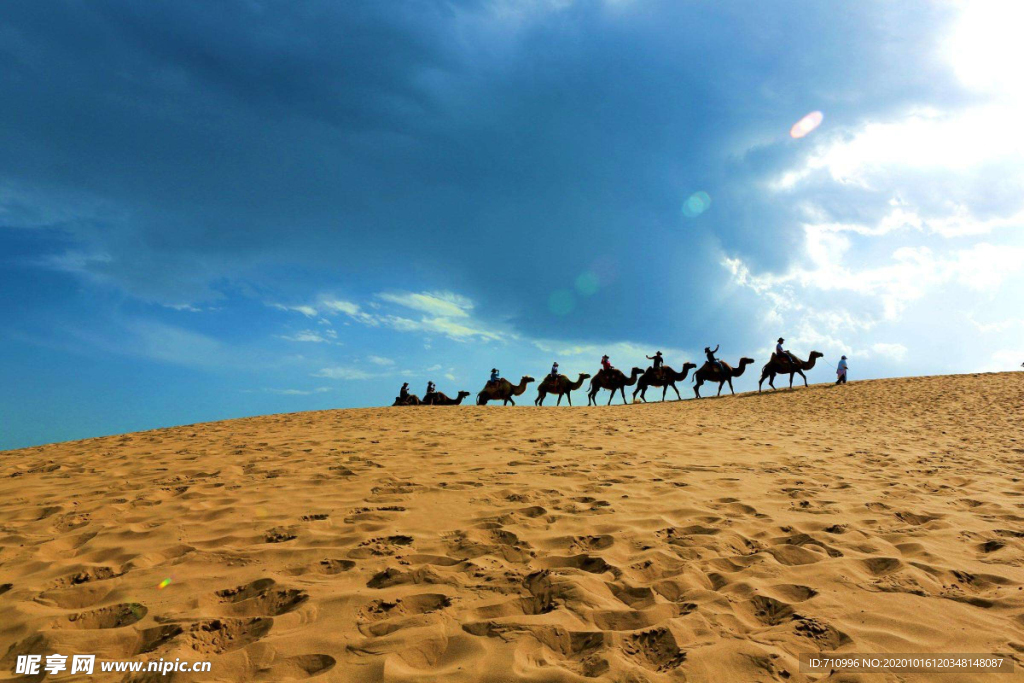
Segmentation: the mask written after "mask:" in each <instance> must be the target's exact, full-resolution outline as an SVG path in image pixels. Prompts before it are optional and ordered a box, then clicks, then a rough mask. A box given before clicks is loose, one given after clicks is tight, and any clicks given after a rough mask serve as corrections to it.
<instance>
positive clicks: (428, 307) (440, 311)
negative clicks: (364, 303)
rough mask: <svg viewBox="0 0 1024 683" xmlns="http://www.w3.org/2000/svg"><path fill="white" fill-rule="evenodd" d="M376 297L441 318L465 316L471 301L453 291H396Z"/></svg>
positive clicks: (467, 313) (471, 305) (467, 315)
mask: <svg viewBox="0 0 1024 683" xmlns="http://www.w3.org/2000/svg"><path fill="white" fill-rule="evenodd" d="M377 297H378V298H380V299H382V300H384V301H387V302H389V303H393V304H398V305H399V306H404V307H405V308H411V309H413V310H416V311H421V312H423V313H427V314H429V315H434V316H438V317H442V318H467V317H469V315H470V311H472V310H473V302H472V301H471V300H470V299H467V298H466V297H464V296H462V295H460V294H455V293H454V292H419V293H413V292H397V293H384V294H378V295H377Z"/></svg>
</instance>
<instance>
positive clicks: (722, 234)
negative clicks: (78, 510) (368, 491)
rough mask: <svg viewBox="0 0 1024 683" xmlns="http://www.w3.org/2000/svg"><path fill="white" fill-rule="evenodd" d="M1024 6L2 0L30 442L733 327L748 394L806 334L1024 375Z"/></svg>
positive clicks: (834, 347) (0, 207)
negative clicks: (776, 354)
mask: <svg viewBox="0 0 1024 683" xmlns="http://www.w3.org/2000/svg"><path fill="white" fill-rule="evenodd" d="M1022 23H1024V5H1022V4H1021V3H1019V2H1015V1H1014V0H1009V1H1007V2H996V1H992V2H985V1H984V0H981V1H979V2H970V3H968V2H940V1H929V2H919V1H914V0H909V1H907V2H900V3H892V2H881V1H877V2H876V1H873V0H864V1H862V2H857V3H822V2H817V1H816V0H806V1H799V2H798V1H795V0H794V1H779V2H770V3H766V2H762V1H760V0H757V1H754V0H751V1H734V0H707V1H697V0H520V1H516V0H468V1H465V2H459V1H455V0H445V1H441V0H437V1H432V0H414V1H398V0H396V1H395V2H379V1H378V0H368V1H363V0H351V1H349V2H337V1H325V0H310V1H308V2H302V3H293V2H263V1H259V0H245V1H241V0H238V1H227V2H220V3H210V2H205V1H199V0H172V1H164V0H151V1H149V2H144V3H140V2H135V1H129V0H89V1H88V2H84V1H72V0H67V1H65V2H55V3H39V2H36V1H35V0H7V1H6V2H4V3H3V7H2V9H0V103H2V106H0V292H2V297H0V386H2V387H3V390H2V391H0V449H3V448H16V447H22V446H28V445H34V444H41V443H47V442H54V441H63V440H68V439H76V438H84V437H89V436H98V435H105V434H114V433H122V432H127V431H134V430H140V429H148V428H155V427H161V426H168V425H176V424H188V423H194V422H202V421H211V420H219V419H226V418H232V417H240V416H245V415H255V414H265V413H277V412H292V411H302V410H319V409H328V408H346V407H359V406H380V405H387V404H390V403H391V401H392V400H393V398H394V396H395V395H396V394H397V393H398V389H399V387H400V386H401V384H402V382H405V381H408V382H410V384H411V387H412V390H413V392H414V393H417V394H422V393H423V389H424V388H425V386H426V383H427V381H428V380H433V381H435V382H436V383H437V385H438V388H439V389H440V390H442V391H445V392H446V393H448V394H449V395H452V396H454V395H455V394H456V392H457V391H459V390H460V389H465V390H467V391H471V392H473V393H474V394H475V392H476V391H478V390H479V389H480V388H481V386H482V385H483V384H484V382H485V381H486V379H487V376H488V374H489V371H490V369H491V367H497V368H499V369H500V370H501V372H502V374H503V375H504V376H505V377H508V378H511V379H513V380H516V379H518V378H519V377H520V376H522V375H526V374H529V375H532V376H534V377H538V378H539V377H541V376H542V375H544V374H545V373H546V372H547V371H548V369H549V368H550V365H551V363H552V361H558V362H559V363H560V366H561V368H562V370H563V371H564V372H566V374H570V375H575V374H576V373H579V372H589V373H594V372H596V370H597V368H598V362H599V360H600V357H601V355H603V354H605V353H607V354H609V355H610V356H611V360H612V363H613V364H615V365H616V366H617V367H621V368H624V369H626V370H628V369H629V368H630V367H632V366H634V365H637V366H646V365H647V361H646V360H645V359H644V356H645V355H650V354H653V352H654V351H656V350H661V351H663V352H664V354H665V358H666V362H667V363H668V364H669V365H670V366H673V367H675V368H678V367H679V366H681V365H682V363H683V362H684V361H699V360H701V358H702V356H703V354H702V350H703V348H704V347H705V346H708V345H711V346H715V345H718V344H720V345H721V350H720V353H719V355H720V357H721V358H722V359H724V360H726V361H728V362H735V361H736V360H738V359H739V358H740V357H741V356H751V357H753V358H755V359H757V360H758V362H757V363H756V364H755V366H754V367H753V368H749V369H748V371H747V373H746V374H745V375H744V376H743V377H741V378H739V380H737V381H736V382H735V385H736V389H737V391H739V390H750V389H755V388H756V383H757V375H758V373H757V370H758V369H759V368H760V366H761V364H762V363H763V361H764V360H765V359H766V358H767V357H768V355H769V354H770V351H771V349H772V348H773V346H774V343H775V339H776V338H777V337H779V336H783V337H785V338H786V346H787V347H788V348H789V349H791V350H792V351H794V352H795V353H797V354H798V355H800V356H806V355H807V354H809V352H810V351H811V350H817V351H820V352H821V353H823V354H824V359H823V360H821V361H819V365H818V366H817V367H816V368H815V369H814V370H812V371H811V372H810V373H809V378H810V380H811V381H812V382H822V381H830V380H832V379H834V368H835V364H836V362H837V361H838V359H839V356H840V355H842V354H846V355H847V356H848V357H849V365H850V378H851V380H857V379H865V378H877V377H889V376H905V375H932V374H946V373H964V372H980V371H998V370H1014V369H1020V365H1021V363H1022V362H1024V310H1022V306H1021V302H1022V301H1024V266H1022V263H1024V128H1022V126H1024V76H1022V75H1021V74H1020V70H1019V68H1018V67H1019V64H1020V63H1022V62H1024V41H1021V40H1020V39H1019V36H1018V35H1017V29H1018V27H1019V26H1020V25H1021V24H1022ZM815 112H816V113H815ZM808 115H812V116H811V117H810V118H805V117H807V116H808ZM818 119H820V124H819V125H817V127H814V126H813V125H810V124H813V123H815V122H817V120H818ZM802 120H803V121H804V124H802V125H799V124H798V122H800V121H802ZM808 122H810V123H808ZM689 386H690V385H689V383H687V386H686V388H685V389H682V387H681V389H682V390H683V392H684V394H686V395H692V392H691V391H690V389H689ZM534 394H535V392H534V391H529V392H528V393H527V394H526V396H524V398H525V399H526V401H525V403H529V402H530V401H531V400H532V398H533V396H534ZM582 401H583V393H582V392H580V394H579V395H578V397H577V401H576V402H577V403H580V402H582ZM522 402H524V401H521V403H522Z"/></svg>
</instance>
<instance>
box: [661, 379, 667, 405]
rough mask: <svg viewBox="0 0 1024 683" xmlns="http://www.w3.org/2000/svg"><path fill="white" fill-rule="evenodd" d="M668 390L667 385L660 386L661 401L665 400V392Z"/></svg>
mask: <svg viewBox="0 0 1024 683" xmlns="http://www.w3.org/2000/svg"><path fill="white" fill-rule="evenodd" d="M667 392H668V385H667V384H666V385H665V386H663V387H662V388H661V402H662V403H664V402H665V394H666V393H667Z"/></svg>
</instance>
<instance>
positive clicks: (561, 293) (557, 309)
mask: <svg viewBox="0 0 1024 683" xmlns="http://www.w3.org/2000/svg"><path fill="white" fill-rule="evenodd" d="M575 306H576V298H575V297H574V296H573V295H572V290H568V289H557V290H555V291H554V292H552V293H551V296H549V297H548V310H549V311H551V312H552V313H554V314H555V315H558V316H563V315H569V313H571V312H572V309H573V308H575Z"/></svg>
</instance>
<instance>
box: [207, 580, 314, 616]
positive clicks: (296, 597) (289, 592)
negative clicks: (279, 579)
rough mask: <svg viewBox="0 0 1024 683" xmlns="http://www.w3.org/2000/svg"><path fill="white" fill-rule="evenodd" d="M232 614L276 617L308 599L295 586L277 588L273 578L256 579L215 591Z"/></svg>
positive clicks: (304, 593)
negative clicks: (235, 586) (242, 584)
mask: <svg viewBox="0 0 1024 683" xmlns="http://www.w3.org/2000/svg"><path fill="white" fill-rule="evenodd" d="M216 595H217V597H218V598H220V600H221V602H222V603H224V604H225V609H226V610H227V611H228V613H229V614H231V615H232V616H244V617H257V616H261V617H276V616H279V615H281V614H286V613H288V612H291V611H292V610H294V609H295V608H297V607H298V606H299V605H301V604H302V603H304V602H305V601H306V600H308V599H309V594H307V593H306V592H305V591H302V590H299V589H297V588H284V589H281V588H277V587H276V583H275V582H274V580H273V579H258V580H256V581H253V582H252V583H248V584H246V585H244V586H238V587H237V588H227V589H224V590H220V591H217V593H216Z"/></svg>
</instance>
